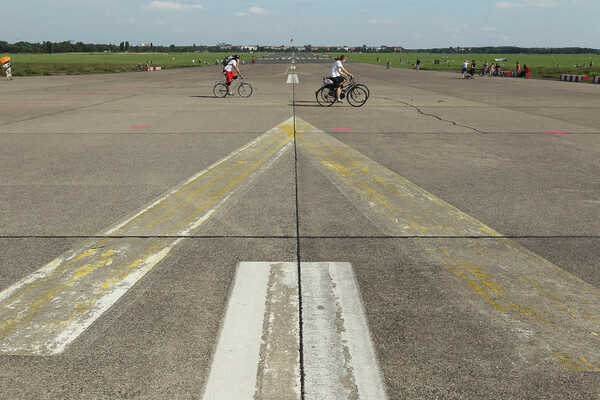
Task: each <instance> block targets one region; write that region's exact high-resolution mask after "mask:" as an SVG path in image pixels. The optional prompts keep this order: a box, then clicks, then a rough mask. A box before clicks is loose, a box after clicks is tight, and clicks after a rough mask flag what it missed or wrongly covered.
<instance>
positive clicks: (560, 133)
mask: <svg viewBox="0 0 600 400" xmlns="http://www.w3.org/2000/svg"><path fill="white" fill-rule="evenodd" d="M546 133H555V134H557V135H565V134H567V133H569V132H567V131H546Z"/></svg>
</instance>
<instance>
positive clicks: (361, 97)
mask: <svg viewBox="0 0 600 400" xmlns="http://www.w3.org/2000/svg"><path fill="white" fill-rule="evenodd" d="M335 91H336V89H335V88H334V87H333V81H332V80H331V79H329V78H323V86H321V87H320V88H319V90H317V91H316V93H315V96H316V97H317V103H319V105H320V106H323V107H330V106H332V105H333V103H335ZM369 93H370V92H369V88H368V87H367V86H366V85H363V84H361V83H358V82H356V80H355V79H354V78H350V81H349V82H348V84H346V85H344V86H343V87H342V91H341V93H340V98H341V99H344V98H346V99H347V100H348V103H349V104H350V105H351V106H353V107H361V106H363V105H364V104H365V103H366V102H367V99H368V98H369Z"/></svg>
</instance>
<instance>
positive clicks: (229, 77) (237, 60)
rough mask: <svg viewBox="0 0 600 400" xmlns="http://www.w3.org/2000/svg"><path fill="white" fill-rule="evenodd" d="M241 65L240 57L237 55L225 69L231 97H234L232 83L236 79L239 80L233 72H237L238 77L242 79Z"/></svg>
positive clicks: (224, 73)
mask: <svg viewBox="0 0 600 400" xmlns="http://www.w3.org/2000/svg"><path fill="white" fill-rule="evenodd" d="M239 64H240V56H238V55H237V54H236V55H234V56H233V58H232V59H231V60H229V62H228V63H227V65H226V66H225V67H223V75H225V80H226V83H225V84H226V85H227V94H228V95H229V96H233V93H231V82H232V81H233V80H234V79H237V76H236V74H235V72H233V70H236V71H237V73H238V75H239V76H240V78H242V73H241V72H240V69H239V67H238V65H239Z"/></svg>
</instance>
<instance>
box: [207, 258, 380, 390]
mask: <svg viewBox="0 0 600 400" xmlns="http://www.w3.org/2000/svg"><path fill="white" fill-rule="evenodd" d="M301 276H302V296H301V297H302V299H303V304H302V317H303V321H302V328H303V358H304V377H305V378H304V379H305V388H304V389H305V390H304V391H305V399H306V400H321V399H328V400H337V399H340V400H342V399H344V400H345V399H355V400H366V399H373V400H385V399H386V393H385V387H384V385H383V383H382V380H381V374H380V372H379V367H378V364H377V359H376V356H375V351H374V349H373V345H372V342H371V337H370V334H369V330H368V326H367V320H366V318H365V315H364V311H363V308H362V304H361V302H360V296H359V291H358V288H357V285H356V283H355V279H354V274H353V272H352V267H351V265H350V264H349V263H328V262H324V263H302V264H301ZM299 326H300V321H299V297H298V277H297V264H296V263H290V262H288V263H276V262H243V263H241V264H240V265H239V267H238V270H237V274H236V279H235V283H234V288H233V292H232V295H231V298H230V300H229V306H228V309H227V314H226V316H225V320H224V323H223V328H222V331H221V336H220V338H219V343H218V345H217V350H216V352H215V357H214V360H213V365H212V368H211V372H210V376H209V379H208V383H207V386H206V388H205V392H204V396H203V399H204V400H230V399H254V400H269V399H277V400H288V399H289V400H298V399H300V398H301V393H300V379H301V377H300V354H299V352H300V327H299ZM232 377H235V379H232Z"/></svg>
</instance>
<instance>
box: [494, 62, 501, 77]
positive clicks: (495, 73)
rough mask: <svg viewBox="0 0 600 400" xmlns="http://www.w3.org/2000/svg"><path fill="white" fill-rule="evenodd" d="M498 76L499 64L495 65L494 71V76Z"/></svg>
mask: <svg viewBox="0 0 600 400" xmlns="http://www.w3.org/2000/svg"><path fill="white" fill-rule="evenodd" d="M499 75H500V63H496V70H495V71H494V76H499Z"/></svg>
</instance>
